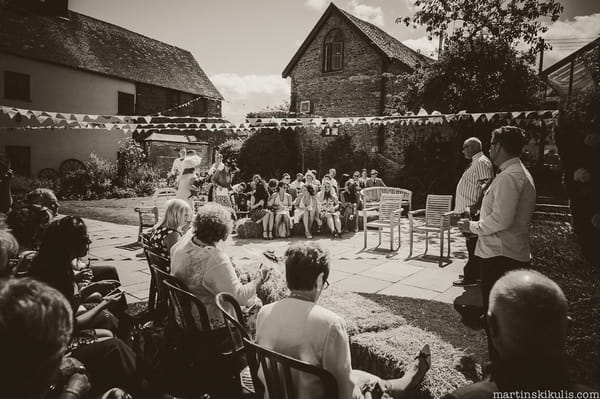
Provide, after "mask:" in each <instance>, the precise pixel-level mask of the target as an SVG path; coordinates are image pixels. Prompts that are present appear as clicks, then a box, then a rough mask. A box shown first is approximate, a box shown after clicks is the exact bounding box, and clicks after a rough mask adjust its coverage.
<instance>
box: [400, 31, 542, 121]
mask: <svg viewBox="0 0 600 399" xmlns="http://www.w3.org/2000/svg"><path fill="white" fill-rule="evenodd" d="M400 79H405V80H406V90H405V91H403V92H400V93H399V94H398V95H397V97H396V98H395V101H396V103H397V108H400V110H401V111H407V110H418V109H419V108H420V107H424V108H425V109H427V110H428V111H433V110H438V111H441V112H444V113H452V112H458V111H460V110H468V111H469V112H483V111H503V110H515V109H524V108H528V107H532V106H535V105H536V104H537V103H538V99H537V93H538V87H539V79H538V77H537V74H536V73H535V71H534V69H533V67H532V65H531V64H530V63H529V60H528V58H527V57H525V56H523V55H521V54H519V52H517V51H516V50H515V49H514V48H512V47H511V46H510V45H509V44H507V43H506V42H504V41H501V40H495V39H488V38H483V37H477V38H474V39H473V41H466V40H460V41H452V42H450V43H449V46H448V47H447V49H446V50H445V51H444V53H443V54H442V56H441V57H440V59H439V60H438V61H437V62H435V63H433V64H431V65H428V66H426V67H424V68H422V69H420V70H417V71H416V72H414V73H413V74H411V75H403V76H400Z"/></svg>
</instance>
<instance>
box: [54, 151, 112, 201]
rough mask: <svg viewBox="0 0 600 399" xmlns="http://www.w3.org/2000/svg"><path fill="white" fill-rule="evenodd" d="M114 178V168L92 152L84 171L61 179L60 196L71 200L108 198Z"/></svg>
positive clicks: (80, 170)
mask: <svg viewBox="0 0 600 399" xmlns="http://www.w3.org/2000/svg"><path fill="white" fill-rule="evenodd" d="M116 176H117V169H116V166H115V165H114V164H113V163H111V162H110V161H108V160H106V159H104V158H101V157H99V156H98V155H96V154H95V153H93V152H92V153H91V154H90V158H89V159H88V160H87V161H86V163H85V168H84V169H78V170H75V171H72V172H69V173H67V174H66V175H65V176H64V177H63V178H62V180H61V183H62V184H61V190H60V196H61V197H63V198H71V199H100V198H107V197H110V192H111V191H112V188H113V184H114V180H115V178H116Z"/></svg>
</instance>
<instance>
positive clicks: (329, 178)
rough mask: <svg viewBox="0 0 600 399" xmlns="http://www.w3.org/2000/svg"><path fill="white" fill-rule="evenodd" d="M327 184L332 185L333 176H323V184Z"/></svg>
mask: <svg viewBox="0 0 600 399" xmlns="http://www.w3.org/2000/svg"><path fill="white" fill-rule="evenodd" d="M325 182H329V183H331V176H329V175H325V176H323V178H322V179H321V183H325Z"/></svg>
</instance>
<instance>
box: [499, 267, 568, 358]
mask: <svg viewBox="0 0 600 399" xmlns="http://www.w3.org/2000/svg"><path fill="white" fill-rule="evenodd" d="M488 316H489V318H490V323H491V325H490V330H491V335H492V339H493V340H494V345H495V346H496V348H497V349H498V352H499V353H500V357H501V358H503V359H504V358H515V357H540V356H542V357H556V356H562V355H563V354H564V350H565V340H566V334H567V299H566V298H565V295H564V294H563V292H562V290H561V289H560V287H559V286H558V285H557V284H556V283H555V282H554V281H552V280H550V279H549V278H548V277H546V276H544V275H543V274H541V273H539V272H536V271H533V270H516V271H512V272H509V273H507V274H506V275H504V276H503V277H502V278H500V279H499V280H498V281H497V282H496V284H494V287H493V288H492V291H491V293H490V307H489V313H488Z"/></svg>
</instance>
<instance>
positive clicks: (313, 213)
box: [294, 184, 319, 238]
mask: <svg viewBox="0 0 600 399" xmlns="http://www.w3.org/2000/svg"><path fill="white" fill-rule="evenodd" d="M294 208H295V210H294V222H295V224H298V223H300V222H301V221H302V222H303V223H304V231H305V233H304V234H305V236H306V238H312V234H311V229H312V225H313V223H314V222H315V219H316V217H317V215H318V213H319V201H317V198H316V194H315V188H314V187H313V186H312V185H310V184H306V185H304V186H302V188H301V190H300V194H299V195H298V198H296V201H294Z"/></svg>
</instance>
